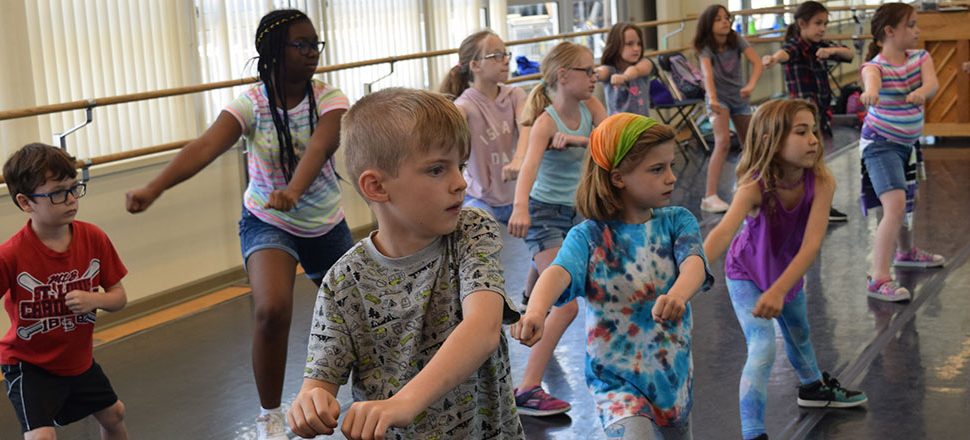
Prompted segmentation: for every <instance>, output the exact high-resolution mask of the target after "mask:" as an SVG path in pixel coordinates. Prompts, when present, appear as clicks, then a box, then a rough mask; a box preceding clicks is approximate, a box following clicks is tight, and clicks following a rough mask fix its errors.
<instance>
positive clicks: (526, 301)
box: [522, 290, 531, 307]
mask: <svg viewBox="0 0 970 440" xmlns="http://www.w3.org/2000/svg"><path fill="white" fill-rule="evenodd" d="M529 296H531V295H529V291H528V290H523V291H522V305H523V306H526V307H528V306H529Z"/></svg>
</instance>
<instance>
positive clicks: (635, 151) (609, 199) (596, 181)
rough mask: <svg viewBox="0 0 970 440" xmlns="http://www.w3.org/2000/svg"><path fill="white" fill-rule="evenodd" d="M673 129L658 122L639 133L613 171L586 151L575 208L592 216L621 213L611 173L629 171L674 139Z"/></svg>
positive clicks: (609, 217)
mask: <svg viewBox="0 0 970 440" xmlns="http://www.w3.org/2000/svg"><path fill="white" fill-rule="evenodd" d="M675 135H676V133H675V132H674V129H673V128H671V127H670V126H669V125H664V124H657V125H654V126H653V127H650V128H649V129H648V130H646V131H644V132H643V133H642V134H640V137H638V138H637V141H636V143H635V144H633V147H632V148H630V151H629V152H628V153H627V154H626V156H624V157H623V159H622V160H621V161H620V163H619V164H617V165H616V168H614V169H613V171H607V170H605V169H603V168H602V167H600V166H599V165H597V164H596V162H594V161H593V158H592V156H591V155H588V154H587V155H586V164H585V165H584V167H583V169H584V171H583V175H582V177H580V179H579V187H577V188H576V210H577V211H579V213H580V214H582V216H583V217H586V218H590V219H593V220H615V219H618V218H620V216H621V215H622V214H623V209H624V206H623V201H622V199H621V198H620V189H619V188H617V187H615V186H613V182H612V180H611V179H610V175H611V174H612V173H613V172H614V171H615V172H618V173H620V174H625V173H628V172H630V170H632V169H634V168H636V166H637V165H639V164H640V161H642V160H643V157H644V156H646V155H647V153H649V152H650V150H652V149H653V148H654V147H656V146H658V145H660V144H663V143H664V142H667V141H671V140H673V139H674V136H675Z"/></svg>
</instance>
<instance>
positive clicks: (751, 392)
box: [726, 278, 822, 439]
mask: <svg viewBox="0 0 970 440" xmlns="http://www.w3.org/2000/svg"><path fill="white" fill-rule="evenodd" d="M726 281H727V288H728V293H730V295H731V304H733V305H734V313H735V315H737V317H738V323H740V324H741V329H742V330H744V339H745V341H747V343H748V359H747V360H746V361H745V362H744V370H743V371H742V372H741V384H740V387H739V393H738V394H739V397H740V400H741V435H742V436H744V438H746V439H750V438H754V437H757V436H759V435H761V434H762V433H764V432H765V401H766V400H767V397H768V395H767V392H768V378H769V376H771V366H772V364H774V363H775V325H774V323H773V322H772V320H769V319H762V318H755V317H754V316H753V315H752V314H751V313H752V312H753V311H754V307H755V304H757V303H758V299H759V298H760V297H761V293H762V292H761V289H759V288H758V286H756V285H755V284H754V282H752V281H748V280H732V279H730V278H728V279H726ZM775 321H777V322H778V327H779V328H780V329H781V335H782V336H783V337H784V338H785V353H787V354H788V361H789V362H791V365H792V368H794V369H795V373H797V374H798V380H799V382H801V384H802V385H807V384H810V383H812V382H815V381H818V380H820V379H821V378H822V373H821V372H820V371H819V369H818V362H817V361H816V360H815V350H814V349H813V348H812V341H811V340H810V339H809V330H808V314H807V312H806V311H805V290H804V289H802V290H800V291H799V292H798V294H796V295H795V298H794V299H793V300H792V301H791V302H789V303H788V304H785V306H784V307H783V308H782V309H781V315H780V316H778V317H777V318H775Z"/></svg>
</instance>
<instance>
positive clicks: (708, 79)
mask: <svg viewBox="0 0 970 440" xmlns="http://www.w3.org/2000/svg"><path fill="white" fill-rule="evenodd" d="M699 58H700V60H701V72H702V73H703V74H704V90H705V91H706V92H707V99H708V100H709V101H711V106H712V107H713V106H714V103H715V102H717V89H715V88H714V64H712V63H711V59H710V58H708V57H699Z"/></svg>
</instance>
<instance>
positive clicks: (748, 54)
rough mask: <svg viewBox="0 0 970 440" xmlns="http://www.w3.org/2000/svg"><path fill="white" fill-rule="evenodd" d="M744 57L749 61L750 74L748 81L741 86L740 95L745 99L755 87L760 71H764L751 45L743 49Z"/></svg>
mask: <svg viewBox="0 0 970 440" xmlns="http://www.w3.org/2000/svg"><path fill="white" fill-rule="evenodd" d="M744 57H745V58H747V59H748V62H749V63H751V76H750V77H749V78H748V83H747V84H745V85H744V87H741V97H742V98H745V99H747V98H750V97H751V93H752V92H754V88H755V87H757V85H758V79H759V78H761V72H764V70H765V66H764V65H763V64H761V60H760V59H759V58H758V52H755V51H754V48H753V47H751V46H748V48H747V49H745V50H744Z"/></svg>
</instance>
